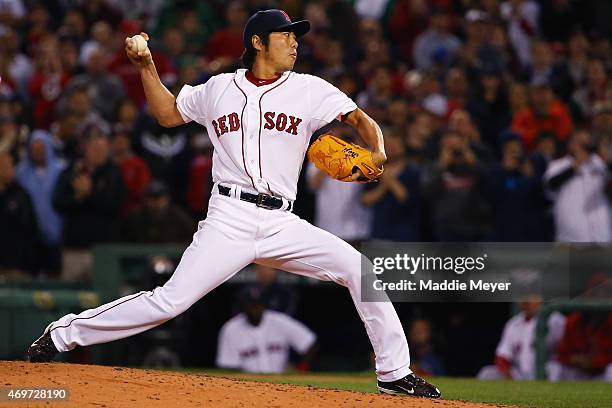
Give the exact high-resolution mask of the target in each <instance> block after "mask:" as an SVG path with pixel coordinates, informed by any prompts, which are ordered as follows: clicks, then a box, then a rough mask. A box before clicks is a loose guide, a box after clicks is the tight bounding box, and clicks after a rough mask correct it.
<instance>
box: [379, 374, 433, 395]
mask: <svg viewBox="0 0 612 408" xmlns="http://www.w3.org/2000/svg"><path fill="white" fill-rule="evenodd" d="M378 391H380V392H381V393H383V394H392V395H410V396H412V397H425V398H440V397H441V396H442V393H441V392H440V390H439V389H438V388H436V387H435V386H433V385H431V384H430V383H428V382H427V381H425V380H424V379H422V378H421V377H418V376H416V375H414V373H412V374H408V375H407V376H405V377H404V378H402V379H399V380H397V381H392V382H382V381H378Z"/></svg>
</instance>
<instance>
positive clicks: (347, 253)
mask: <svg viewBox="0 0 612 408" xmlns="http://www.w3.org/2000/svg"><path fill="white" fill-rule="evenodd" d="M309 29H310V23H309V22H308V21H305V20H304V21H297V22H292V21H291V19H290V18H289V16H288V15H287V14H286V13H285V12H284V11H281V10H267V11H260V12H257V13H255V14H254V15H253V16H251V18H250V19H249V20H248V22H247V24H246V27H245V29H244V46H245V48H246V50H245V52H244V55H243V57H242V59H243V63H244V65H245V67H246V69H239V70H237V71H236V72H234V73H229V74H220V75H216V76H214V77H212V78H210V79H209V80H208V82H206V83H205V84H202V85H198V86H189V85H185V86H184V87H183V88H182V90H181V92H180V93H179V95H178V97H176V98H175V97H174V96H173V95H172V93H170V92H169V91H168V89H166V88H165V87H164V85H162V83H161V81H160V78H159V76H158V74H157V71H156V69H155V64H154V61H153V59H152V57H151V53H150V51H149V49H148V48H147V47H146V41H145V42H144V44H143V41H142V38H134V37H132V38H127V39H126V52H127V55H128V57H129V58H130V60H131V61H132V62H133V63H134V64H135V65H137V66H138V68H139V70H140V76H141V79H142V84H143V87H144V91H145V94H146V97H147V101H148V105H149V110H150V112H151V114H152V115H153V116H154V117H155V118H156V119H157V121H158V122H159V123H160V124H161V125H162V126H166V127H172V126H179V125H182V124H184V123H188V122H191V121H195V122H197V123H199V124H200V125H202V126H205V127H206V129H207V131H208V134H209V135H210V138H211V141H212V144H213V146H214V154H213V180H214V182H215V184H214V187H213V192H212V196H211V198H210V204H209V209H208V215H207V217H206V219H205V220H204V221H201V222H200V223H199V225H198V230H197V231H196V232H195V234H194V235H193V241H192V242H191V244H190V245H189V247H188V248H187V249H186V250H185V252H184V254H183V257H182V259H181V261H180V263H179V265H178V267H177V269H176V271H175V272H174V274H173V276H172V277H171V279H170V280H169V281H168V282H167V283H166V284H165V285H164V286H162V287H157V288H155V289H154V290H152V291H148V292H140V293H136V294H133V295H129V296H126V297H123V298H120V299H117V300H115V301H113V302H110V303H108V304H105V305H102V306H100V307H98V308H95V309H91V310H86V311H84V312H82V313H80V314H78V315H74V314H69V315H66V316H64V317H62V318H61V319H59V320H57V321H55V322H53V323H51V324H50V325H49V326H48V327H47V328H46V330H45V331H44V334H43V335H42V336H41V337H40V338H39V339H37V340H36V341H35V342H34V343H33V344H32V346H31V347H30V348H29V350H28V351H27V359H28V360H29V361H33V362H40V361H50V360H51V359H52V358H53V357H54V356H55V355H56V354H57V353H58V352H64V351H68V350H72V349H73V348H75V347H76V346H88V345H91V344H98V343H105V342H110V341H113V340H116V339H120V338H124V337H128V336H132V335H135V334H137V333H141V332H143V331H145V330H148V329H151V328H153V327H155V326H157V325H159V324H162V323H164V322H166V321H167V320H169V319H172V318H173V317H175V316H177V315H178V314H180V313H182V312H184V311H185V310H187V309H188V308H189V307H190V306H191V305H192V304H194V303H195V302H196V301H197V300H198V299H200V298H201V297H202V296H204V295H206V294H207V293H208V292H210V291H211V290H213V289H214V288H215V287H217V286H219V285H220V284H221V283H223V282H225V281H226V280H228V279H229V278H230V277H232V276H233V275H234V274H235V273H237V272H238V271H240V270H241V269H242V268H243V267H245V266H247V265H249V264H250V263H257V264H263V265H268V266H271V267H274V268H278V269H283V270H285V271H288V272H292V273H297V274H300V275H304V276H309V277H313V278H317V279H321V280H331V281H334V282H336V283H338V284H340V285H343V286H345V287H347V288H348V290H349V292H350V295H351V297H352V298H353V302H354V303H355V307H356V308H357V312H358V313H359V316H360V317H361V319H362V320H363V323H364V325H365V328H366V331H367V334H368V336H369V338H370V341H371V343H372V347H373V348H374V352H375V354H376V375H377V378H378V388H379V390H380V391H381V392H384V393H389V394H405V395H412V396H420V397H429V398H439V397H440V395H441V393H440V391H439V390H438V389H437V388H436V387H434V386H433V385H431V384H429V383H427V382H426V381H425V380H423V379H421V378H419V377H417V376H416V375H414V374H413V373H412V371H411V369H410V355H409V352H408V344H407V341H406V336H405V334H404V332H403V329H402V325H401V323H400V320H399V318H398V316H397V314H396V312H395V309H394V308H393V305H392V304H391V303H390V302H362V301H361V300H360V289H361V287H360V286H361V261H362V255H361V254H360V253H359V252H358V251H357V250H355V249H354V248H353V247H351V246H350V245H349V244H347V243H346V242H344V241H342V240H341V239H340V238H338V237H336V236H334V235H332V234H330V233H328V232H326V231H324V230H321V229H319V228H317V227H315V226H313V225H311V224H309V223H307V222H306V221H304V220H302V219H300V218H299V217H297V216H296V215H295V214H293V213H292V209H293V202H294V200H295V198H296V190H297V181H298V177H299V174H300V170H301V166H302V163H303V160H304V155H305V154H307V153H308V157H309V159H310V160H311V161H312V162H313V163H314V164H315V165H316V166H317V167H319V168H321V169H323V170H324V171H326V172H327V173H328V174H330V175H331V176H332V177H335V178H337V179H339V180H343V181H368V180H372V179H375V178H376V177H378V176H380V174H381V173H382V170H383V169H382V165H383V162H384V161H385V159H386V157H385V151H384V147H383V135H382V132H381V130H380V128H379V126H378V125H377V124H376V123H375V122H374V121H373V120H372V119H371V118H370V117H369V116H368V115H366V114H365V113H364V112H363V111H362V110H360V109H359V108H358V107H357V105H355V103H354V102H353V101H352V100H351V99H349V98H348V97H347V96H346V95H345V94H344V93H342V92H341V91H339V90H338V89H337V88H335V87H334V86H332V85H330V84H329V83H327V82H326V81H324V80H322V79H320V78H318V77H315V76H311V75H305V74H298V73H295V72H293V71H292V69H293V66H294V64H295V61H296V59H297V56H298V42H297V38H298V37H300V36H302V35H304V34H306V33H307V32H308V30H309ZM135 37H136V36H135ZM142 37H144V40H147V39H148V37H147V36H146V34H144V33H142ZM336 118H338V119H340V120H342V121H343V122H344V123H346V124H348V125H350V126H352V127H354V128H355V129H356V130H357V131H358V132H359V134H360V136H361V137H362V139H363V140H364V142H365V143H366V144H367V145H368V146H369V148H370V149H371V150H366V149H363V148H360V147H358V146H355V145H351V144H349V143H346V142H344V141H342V140H340V139H337V138H335V137H333V136H330V135H325V136H322V137H321V138H319V140H317V141H316V142H315V143H313V145H312V146H311V147H310V148H309V141H310V137H311V135H312V134H313V133H314V132H315V131H317V130H318V129H320V128H321V127H322V126H324V125H326V124H328V123H330V122H331V121H333V120H334V119H336ZM347 340H349V341H350V339H347Z"/></svg>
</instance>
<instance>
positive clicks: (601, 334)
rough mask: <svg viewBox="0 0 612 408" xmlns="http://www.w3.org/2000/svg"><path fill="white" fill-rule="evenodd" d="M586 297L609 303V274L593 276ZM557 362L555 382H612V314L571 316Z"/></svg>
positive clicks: (591, 313)
mask: <svg viewBox="0 0 612 408" xmlns="http://www.w3.org/2000/svg"><path fill="white" fill-rule="evenodd" d="M583 296H584V298H585V299H587V300H588V301H590V302H600V303H603V304H605V303H607V302H609V300H610V297H611V296H612V281H611V280H610V274H609V273H607V274H606V273H603V272H599V273H595V274H593V275H592V276H591V277H590V278H589V281H588V283H587V290H586V292H585V293H584V295H583ZM557 360H558V364H555V365H554V366H553V370H551V374H552V378H551V379H552V380H553V381H559V380H561V381H563V380H565V381H580V380H602V381H606V382H612V313H610V312H608V311H606V310H601V311H590V312H576V313H572V314H570V315H568V316H567V323H566V325H565V331H564V333H563V337H562V338H561V341H560V343H559V347H558V348H557Z"/></svg>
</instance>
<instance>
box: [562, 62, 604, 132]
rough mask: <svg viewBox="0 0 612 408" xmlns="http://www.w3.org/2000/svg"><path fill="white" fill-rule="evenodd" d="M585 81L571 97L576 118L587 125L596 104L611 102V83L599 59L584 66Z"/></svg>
mask: <svg viewBox="0 0 612 408" xmlns="http://www.w3.org/2000/svg"><path fill="white" fill-rule="evenodd" d="M585 76H586V81H585V83H584V85H583V86H581V87H579V88H578V89H577V90H576V92H574V95H573V96H572V103H573V104H574V106H575V111H576V115H577V117H578V118H579V119H580V120H582V121H585V122H587V123H588V121H590V119H591V118H592V116H593V107H594V106H595V104H596V103H597V102H611V101H612V81H610V80H609V79H608V76H607V74H606V69H605V67H604V64H603V62H602V61H601V60H599V59H591V60H589V62H588V63H587V66H586V74H585Z"/></svg>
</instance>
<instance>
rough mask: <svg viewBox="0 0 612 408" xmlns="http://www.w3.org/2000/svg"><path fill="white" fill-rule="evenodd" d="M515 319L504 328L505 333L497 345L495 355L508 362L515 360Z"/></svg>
mask: <svg viewBox="0 0 612 408" xmlns="http://www.w3.org/2000/svg"><path fill="white" fill-rule="evenodd" d="M513 322H514V319H510V320H509V321H508V322H507V323H506V325H505V326H504V331H503V333H502V336H501V340H500V341H499V344H498V345H497V349H496V350H495V355H496V356H498V357H503V358H505V359H506V360H508V361H512V360H513V359H514V353H513V349H514V327H513V326H514V325H513Z"/></svg>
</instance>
